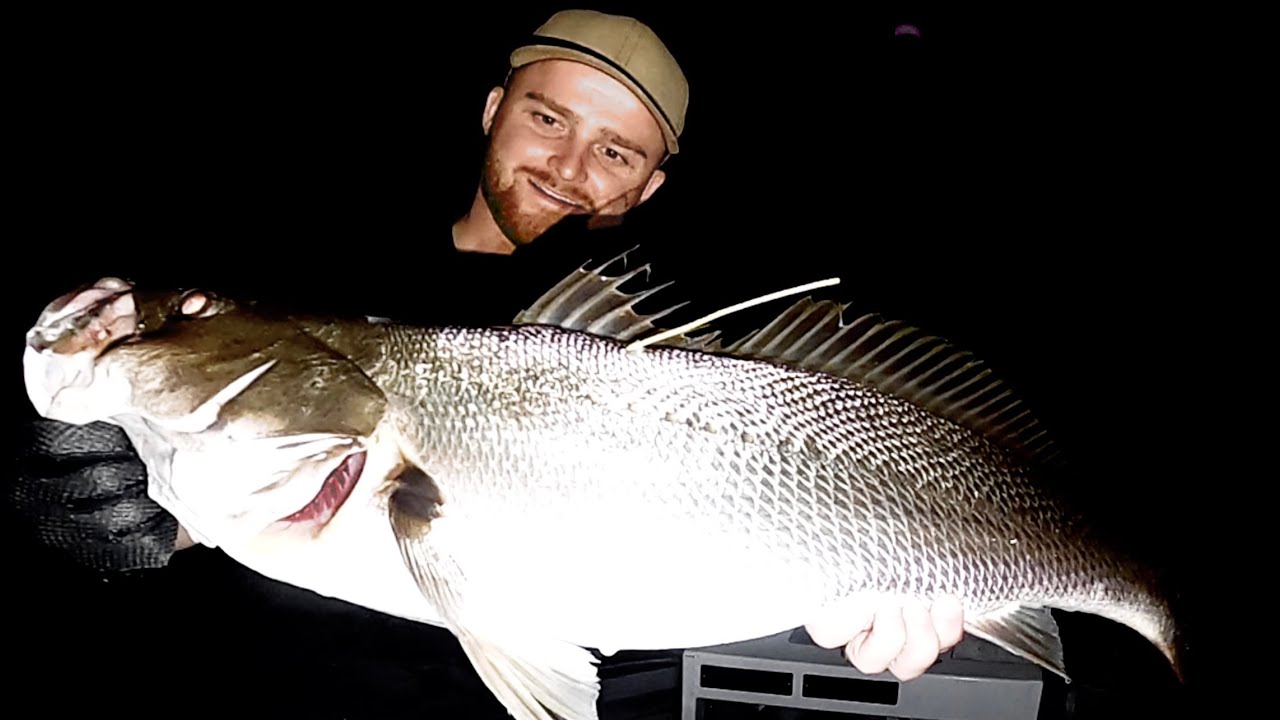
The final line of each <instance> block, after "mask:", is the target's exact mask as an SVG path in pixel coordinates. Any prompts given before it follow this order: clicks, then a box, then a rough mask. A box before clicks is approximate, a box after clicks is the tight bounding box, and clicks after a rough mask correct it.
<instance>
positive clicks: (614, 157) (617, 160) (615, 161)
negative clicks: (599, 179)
mask: <svg viewBox="0 0 1280 720" xmlns="http://www.w3.org/2000/svg"><path fill="white" fill-rule="evenodd" d="M600 155H601V158H602V159H603V160H604V162H605V164H607V165H610V166H613V167H617V168H626V167H629V166H630V165H631V158H630V157H628V155H629V153H628V152H626V151H625V150H620V149H618V148H616V147H613V146H612V145H605V146H602V147H601V148H600Z"/></svg>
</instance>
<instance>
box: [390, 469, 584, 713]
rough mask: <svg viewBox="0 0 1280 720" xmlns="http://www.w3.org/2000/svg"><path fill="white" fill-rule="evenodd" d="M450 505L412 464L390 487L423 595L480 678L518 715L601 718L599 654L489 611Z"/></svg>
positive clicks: (394, 520) (398, 529)
mask: <svg viewBox="0 0 1280 720" xmlns="http://www.w3.org/2000/svg"><path fill="white" fill-rule="evenodd" d="M444 505H445V503H444V498H443V495H442V494H441V492H440V490H439V488H437V487H436V486H435V483H434V482H432V480H431V478H430V477H428V476H427V475H426V474H424V473H422V472H421V471H419V470H417V469H416V468H415V469H411V470H409V471H407V472H406V473H405V474H404V475H402V476H401V479H400V480H399V481H398V487H397V488H396V489H395V490H394V491H393V492H392V493H391V496H390V502H389V507H390V520H391V526H392V529H393V530H394V532H395V535H396V540H397V542H398V544H399V546H400V552H401V555H402V557H403V558H404V561H405V564H406V565H407V566H408V568H409V571H410V573H412V575H413V578H414V580H415V581H416V582H417V583H418V587H419V588H420V589H421V590H422V594H423V596H425V597H426V599H427V601H428V602H429V603H431V604H432V606H434V608H435V610H436V611H437V612H438V613H439V616H440V617H441V618H443V619H444V623H445V626H446V627H448V628H449V629H450V630H451V631H452V632H453V634H454V635H455V636H457V638H458V640H459V642H460V643H461V645H462V648H463V650H464V651H465V652H466V654H467V657H468V658H469V659H470V660H471V664H472V666H474V667H475V669H476V672H477V673H478V674H479V675H480V678H481V679H482V680H483V681H484V683H485V685H486V686H487V687H488V688H489V690H490V691H491V692H492V693H493V694H494V695H495V696H496V697H497V698H498V700H499V701H500V702H501V703H502V704H503V706H504V707H506V709H507V711H508V712H509V713H511V715H512V716H513V717H515V718H517V720H556V719H557V718H560V719H562V720H597V717H598V715H597V712H596V701H597V699H598V697H599V694H600V683H599V679H598V677H597V675H596V666H595V657H594V656H593V655H592V654H591V653H590V652H588V651H587V650H585V649H583V648H581V647H578V646H577V645H574V644H572V643H568V642H564V641H562V640H557V639H555V638H550V637H546V636H540V635H538V634H537V629H536V628H530V627H528V626H525V625H521V624H517V623H514V622H511V621H509V620H507V619H504V618H502V617H496V616H494V613H492V612H491V611H488V610H486V608H488V607H491V605H490V604H489V603H487V602H485V601H484V599H483V598H476V597H474V596H473V594H472V593H471V592H469V588H468V581H467V576H466V573H465V571H464V570H463V569H462V568H461V567H459V565H458V563H457V561H456V560H455V558H454V556H453V554H452V553H451V552H450V546H451V532H450V530H451V528H450V527H449V518H448V517H447V516H446V515H447V514H446V512H445V507H444Z"/></svg>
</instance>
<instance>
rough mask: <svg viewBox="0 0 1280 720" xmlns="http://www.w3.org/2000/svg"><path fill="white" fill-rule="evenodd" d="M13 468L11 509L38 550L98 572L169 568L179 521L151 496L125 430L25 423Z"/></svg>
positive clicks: (95, 425) (96, 425)
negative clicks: (44, 549) (56, 553)
mask: <svg viewBox="0 0 1280 720" xmlns="http://www.w3.org/2000/svg"><path fill="white" fill-rule="evenodd" d="M16 466H17V473H16V475H17V477H16V478H15V479H14V481H13V482H11V483H6V488H5V491H6V493H7V495H8V497H7V498H6V500H7V501H8V502H7V504H8V505H9V507H10V508H12V510H13V511H14V512H15V513H16V514H17V516H18V520H17V522H19V523H22V524H23V525H25V527H23V528H22V530H23V531H25V533H26V534H28V535H31V536H33V537H34V538H35V539H36V540H37V541H38V542H39V543H40V544H42V545H44V546H46V547H49V548H52V549H54V550H57V551H59V552H61V553H64V554H66V555H67V556H68V557H70V558H71V559H72V560H73V561H74V562H75V563H77V564H79V565H82V566H84V567H87V568H90V569H92V570H96V571H124V570H138V569H145V568H155V567H161V566H164V565H166V564H168V562H169V558H170V556H171V555H173V553H174V544H175V543H176V541H177V534H178V521H177V519H175V518H174V517H173V516H172V515H170V514H169V513H168V512H166V511H165V510H164V509H163V508H162V507H160V506H159V505H158V504H156V502H155V501H153V500H152V499H151V498H149V497H147V469H146V467H145V466H144V465H143V463H142V460H141V459H140V458H139V457H138V455H137V453H136V452H135V451H134V449H133V445H132V444H131V443H130V442H129V438H128V436H126V435H125V434H124V431H122V430H121V429H120V428H118V427H116V426H114V425H109V424H106V423H93V424H90V425H85V426H76V425H69V424H66V423H61V422H56V421H52V420H35V421H32V422H27V423H22V424H21V425H20V426H19V432H18V438H17V462H16Z"/></svg>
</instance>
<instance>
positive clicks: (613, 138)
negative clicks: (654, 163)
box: [604, 130, 649, 160]
mask: <svg viewBox="0 0 1280 720" xmlns="http://www.w3.org/2000/svg"><path fill="white" fill-rule="evenodd" d="M604 135H605V138H606V139H608V140H609V142H612V143H614V144H615V145H621V146H622V147H624V148H626V149H628V150H630V151H631V152H633V153H635V154H637V155H639V156H640V157H642V158H644V159H645V160H648V159H649V153H646V152H645V151H644V148H642V147H640V145H639V144H637V143H633V142H631V141H630V140H628V139H626V138H624V137H622V136H621V135H619V134H618V133H616V132H613V131H612V130H606V131H605V133H604Z"/></svg>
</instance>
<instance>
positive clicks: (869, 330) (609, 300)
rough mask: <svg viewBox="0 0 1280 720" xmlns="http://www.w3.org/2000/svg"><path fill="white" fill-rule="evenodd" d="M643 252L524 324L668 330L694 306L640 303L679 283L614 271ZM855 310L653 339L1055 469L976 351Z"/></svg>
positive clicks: (821, 305)
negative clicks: (888, 408) (729, 333)
mask: <svg viewBox="0 0 1280 720" xmlns="http://www.w3.org/2000/svg"><path fill="white" fill-rule="evenodd" d="M633 250H635V248H631V250H628V251H626V252H624V253H622V254H621V255H619V256H617V257H615V258H613V259H612V260H610V261H608V262H606V263H603V264H601V265H600V266H599V267H597V268H595V269H594V270H588V269H587V268H586V265H584V266H582V267H580V268H578V269H577V270H575V271H574V272H573V273H571V274H570V275H569V276H568V277H566V278H565V279H564V280H562V281H560V282H559V283H558V284H557V285H556V286H555V287H554V288H552V289H551V290H549V291H547V292H546V293H545V294H543V295H542V297H540V298H539V299H538V300H537V301H536V302H535V303H534V304H533V305H532V306H530V307H529V308H528V309H527V310H525V311H523V312H521V313H520V314H519V315H517V316H516V319H515V322H516V323H517V324H541V325H555V326H557V327H562V328H565V329H568V330H579V331H582V332H590V333H593V334H596V335H603V336H606V337H612V338H616V339H618V340H622V341H632V340H633V339H635V338H637V337H638V336H640V335H643V334H647V333H649V332H651V331H655V330H658V328H657V327H656V326H655V325H654V322H655V321H656V320H658V319H659V318H662V317H664V316H666V315H668V314H669V313H671V312H674V311H675V310H677V309H679V308H681V307H683V306H684V305H685V304H686V303H681V304H679V305H675V306H672V307H669V308H667V309H665V310H662V311H659V312H656V313H653V314H651V315H640V314H638V313H637V312H635V309H634V306H635V305H636V304H637V303H639V302H640V301H642V300H644V299H645V298H648V297H649V296H651V295H653V294H654V293H656V292H658V291H659V290H662V289H663V288H665V287H668V286H669V285H671V283H665V284H663V285H659V286H657V287H653V288H649V289H647V290H643V291H639V292H636V293H631V294H628V293H624V292H622V291H621V290H619V286H620V285H622V284H623V283H625V282H627V281H628V280H630V279H632V278H634V277H636V276H637V275H639V274H640V273H642V272H646V271H647V270H649V265H647V264H646V265H642V266H640V267H638V268H636V269H634V270H631V271H630V272H626V273H624V274H622V275H618V276H616V277H607V276H605V275H604V270H605V269H606V268H607V267H609V266H610V265H613V264H614V263H616V262H618V261H619V260H623V261H624V264H625V259H626V256H627V253H630V252H632V251H633ZM646 277H647V274H646ZM846 307H848V305H837V304H835V303H832V302H830V301H821V302H814V301H813V300H810V299H807V298H806V299H804V300H801V301H799V302H797V303H795V304H794V305H792V306H791V307H790V308H788V309H787V310H786V311H785V312H783V313H782V314H781V315H779V316H778V317H777V319H775V320H774V321H773V322H771V323H770V324H769V325H768V326H766V327H765V328H763V329H761V330H758V331H756V332H754V333H751V334H749V335H747V336H746V337H744V338H742V339H741V340H739V341H738V342H736V343H733V344H732V345H729V346H728V347H723V346H722V345H721V342H720V340H719V335H720V333H719V332H718V331H713V332H708V333H704V334H702V335H698V336H695V337H688V336H685V335H676V336H673V337H670V338H666V339H663V340H661V341H659V342H655V343H653V345H662V346H668V347H679V348H684V349H689V350H699V351H702V352H708V353H716V354H722V355H732V356H734V357H741V358H747V359H753V360H764V361H769V362H775V363H780V364H785V365H789V366H792V367H798V368H802V369H806V370H812V371H815V372H822V373H826V374H829V375H835V376H837V377H842V378H846V379H849V380H853V381H856V382H860V383H864V384H867V385H870V386H872V387H875V388H876V389H878V390H880V391H881V392H885V393H888V394H891V395H894V396H896V397H900V398H902V399H904V400H907V401H909V402H912V403H915V404H916V405H918V406H920V407H923V408H925V409H926V410H928V411H930V412H932V413H934V414H936V415H939V416H942V417H945V418H947V419H949V420H951V421H953V422H956V423H958V424H960V425H962V426H964V427H966V428H969V429H970V430H973V431H975V432H979V433H982V434H983V435H985V436H986V437H987V438H988V439H990V440H991V441H992V442H995V443H996V444H998V445H1000V446H1001V447H1003V448H1005V449H1006V450H1008V451H1010V452H1012V453H1014V454H1016V455H1019V456H1020V457H1022V458H1023V459H1025V460H1026V461H1028V462H1031V463H1034V464H1037V465H1040V466H1047V465H1049V464H1051V463H1053V462H1054V461H1055V460H1057V454H1058V453H1057V449H1056V447H1055V446H1054V445H1053V443H1052V442H1051V441H1050V439H1049V438H1048V435H1047V433H1046V432H1045V431H1044V430H1043V429H1042V427H1041V426H1040V423H1039V421H1038V420H1037V419H1036V418H1034V417H1032V416H1031V414H1030V412H1029V411H1028V410H1027V409H1026V408H1025V407H1024V405H1023V403H1022V401H1021V399H1019V398H1017V397H1015V396H1014V395H1013V393H1012V391H1010V390H1009V389H1008V388H1007V387H1006V386H1005V385H1004V383H1003V382H1001V381H1000V380H999V379H997V378H995V377H993V376H992V373H991V370H990V369H989V368H987V367H986V366H985V364H983V363H982V362H981V361H979V360H978V359H976V358H975V357H974V356H973V355H972V354H970V353H968V352H964V351H961V350H959V349H957V348H955V347H953V346H951V345H950V344H948V343H947V342H946V341H945V340H943V339H942V338H938V337H933V336H930V335H926V334H925V333H923V332H922V331H921V330H919V329H917V328H913V327H910V326H908V325H905V324H903V323H901V322H898V321H885V320H883V319H881V318H880V317H879V316H877V315H864V316H862V317H860V318H858V319H857V320H855V321H854V322H852V323H850V324H848V325H844V324H842V321H841V313H842V311H843V310H844V309H845V308H846Z"/></svg>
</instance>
